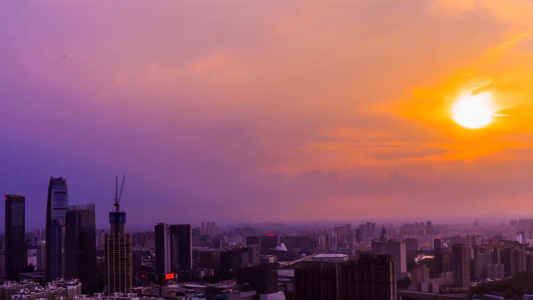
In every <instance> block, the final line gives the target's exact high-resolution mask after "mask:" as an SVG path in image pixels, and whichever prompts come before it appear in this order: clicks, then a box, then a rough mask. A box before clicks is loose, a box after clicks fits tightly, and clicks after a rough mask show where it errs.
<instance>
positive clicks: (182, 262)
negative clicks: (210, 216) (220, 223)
mask: <svg viewBox="0 0 533 300" xmlns="http://www.w3.org/2000/svg"><path fill="white" fill-rule="evenodd" d="M213 223H214V222H213ZM170 236H171V249H170V251H171V261H172V263H171V270H172V272H175V273H179V272H186V271H191V270H192V229H191V225H190V224H178V225H170Z"/></svg>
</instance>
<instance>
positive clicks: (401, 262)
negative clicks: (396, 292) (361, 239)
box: [372, 241, 407, 278]
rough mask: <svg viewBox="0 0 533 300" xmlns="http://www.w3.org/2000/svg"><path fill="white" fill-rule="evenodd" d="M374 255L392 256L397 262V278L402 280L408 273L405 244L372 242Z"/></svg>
mask: <svg viewBox="0 0 533 300" xmlns="http://www.w3.org/2000/svg"><path fill="white" fill-rule="evenodd" d="M372 253H373V254H386V255H390V256H392V259H394V262H395V268H394V269H395V272H396V273H395V276H396V278H402V276H403V275H404V273H406V272H407V258H406V251H405V243H404V242H397V241H372Z"/></svg>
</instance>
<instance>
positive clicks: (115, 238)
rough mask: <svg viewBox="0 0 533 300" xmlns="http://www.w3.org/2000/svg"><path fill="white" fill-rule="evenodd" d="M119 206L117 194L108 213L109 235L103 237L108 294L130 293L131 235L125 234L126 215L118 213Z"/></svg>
mask: <svg viewBox="0 0 533 300" xmlns="http://www.w3.org/2000/svg"><path fill="white" fill-rule="evenodd" d="M122 185H124V181H122ZM117 186H118V182H117ZM117 190H118V187H117ZM120 193H121V194H122V190H121V191H120ZM119 205H120V196H118V192H117V193H116V194H115V204H114V206H115V210H114V211H112V212H110V213H109V224H110V227H111V233H110V234H106V235H105V247H104V248H105V281H106V288H107V292H108V293H115V292H122V293H130V292H131V291H132V281H133V280H132V248H131V233H129V232H126V228H125V225H126V213H125V212H121V211H120V207H119Z"/></svg>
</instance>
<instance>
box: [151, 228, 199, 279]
mask: <svg viewBox="0 0 533 300" xmlns="http://www.w3.org/2000/svg"><path fill="white" fill-rule="evenodd" d="M155 252H156V272H157V273H169V272H174V273H182V274H183V272H190V271H191V270H192V234H191V225H189V224H178V225H168V224H164V223H158V224H157V225H155ZM189 275H190V274H189Z"/></svg>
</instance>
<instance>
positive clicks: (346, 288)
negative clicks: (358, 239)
mask: <svg viewBox="0 0 533 300" xmlns="http://www.w3.org/2000/svg"><path fill="white" fill-rule="evenodd" d="M394 266H395V262H394V260H393V259H392V257H391V256H389V255H374V254H370V253H363V254H360V256H359V259H358V260H357V261H356V262H348V263H344V264H342V266H341V285H340V289H341V295H343V296H342V297H341V298H340V299H355V300H393V299H394V300H395V299H396V294H397V291H396V276H395V275H394V274H395V271H394Z"/></svg>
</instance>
